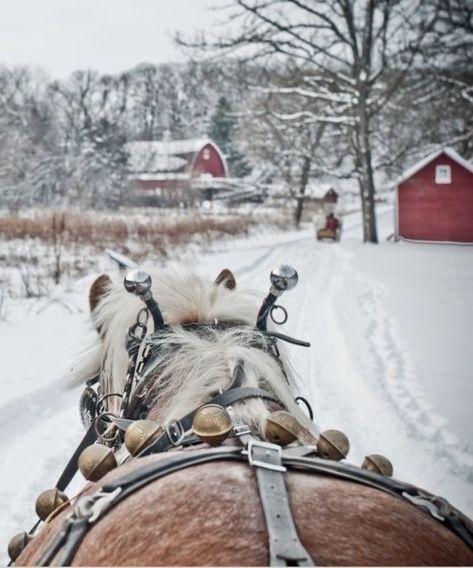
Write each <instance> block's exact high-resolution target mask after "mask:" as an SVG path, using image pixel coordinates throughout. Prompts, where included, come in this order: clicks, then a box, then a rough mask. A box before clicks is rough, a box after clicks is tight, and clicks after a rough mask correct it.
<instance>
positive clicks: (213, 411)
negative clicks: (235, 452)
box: [192, 404, 232, 446]
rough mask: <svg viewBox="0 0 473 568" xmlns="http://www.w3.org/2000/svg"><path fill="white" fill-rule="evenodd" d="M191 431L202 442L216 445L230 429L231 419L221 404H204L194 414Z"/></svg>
mask: <svg viewBox="0 0 473 568" xmlns="http://www.w3.org/2000/svg"><path fill="white" fill-rule="evenodd" d="M192 431H193V432H194V434H195V435H196V436H198V437H199V438H200V439H201V440H202V441H203V442H207V444H210V445H211V446H217V445H218V444H220V443H221V442H223V440H225V438H227V437H228V435H229V434H230V432H231V431H232V419H231V418H230V415H229V414H228V412H227V411H226V410H225V408H223V406H220V405H219V404H206V405H205V406H202V407H201V408H199V410H197V412H196V413H195V414H194V419H193V421H192Z"/></svg>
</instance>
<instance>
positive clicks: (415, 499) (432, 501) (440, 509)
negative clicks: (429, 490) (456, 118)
mask: <svg viewBox="0 0 473 568" xmlns="http://www.w3.org/2000/svg"><path fill="white" fill-rule="evenodd" d="M402 496H403V497H405V498H406V499H408V500H409V501H410V502H411V503H413V504H414V505H416V506H417V507H422V508H424V509H427V511H428V512H429V513H430V514H431V515H432V517H435V518H436V519H438V520H439V521H444V520H445V517H446V516H448V512H447V507H446V505H448V507H450V503H448V501H445V500H444V499H442V498H441V497H429V496H427V495H410V494H409V493H408V492H407V491H403V493H402ZM438 500H440V502H439V504H437V502H436V501H438ZM442 513H443V514H445V516H444V515H443V514H442Z"/></svg>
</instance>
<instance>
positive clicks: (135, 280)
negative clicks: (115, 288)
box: [123, 268, 151, 298]
mask: <svg viewBox="0 0 473 568" xmlns="http://www.w3.org/2000/svg"><path fill="white" fill-rule="evenodd" d="M123 284H124V286H125V290H126V291H127V292H130V294H135V296H140V297H142V298H144V296H145V295H146V294H147V293H149V291H150V290H151V276H150V275H149V274H148V273H147V272H145V271H144V270H140V269H138V268H134V269H133V270H130V271H129V272H127V273H126V275H125V279H124V281H123Z"/></svg>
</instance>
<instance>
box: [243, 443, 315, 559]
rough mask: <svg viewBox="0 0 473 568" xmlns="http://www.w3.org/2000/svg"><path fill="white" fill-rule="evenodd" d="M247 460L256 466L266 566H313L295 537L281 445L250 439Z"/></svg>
mask: <svg viewBox="0 0 473 568" xmlns="http://www.w3.org/2000/svg"><path fill="white" fill-rule="evenodd" d="M247 451H248V461H249V462H250V464H251V465H252V466H254V467H255V468H256V480H257V483H258V492H259V496H260V500H261V506H262V508H263V513H264V518H265V521H266V529H267V531H268V537H269V538H268V540H269V565H270V566H315V563H314V561H313V560H312V558H311V557H310V555H309V553H308V552H307V550H306V549H305V548H304V546H303V544H302V543H301V541H300V540H299V535H298V534H297V530H296V527H295V524H294V519H293V516H292V512H291V507H290V505H289V496H288V494H287V489H286V483H285V481H284V473H285V472H286V471H287V470H286V467H285V466H283V464H282V450H281V446H277V445H275V444H268V443H266V442H259V441H258V440H251V441H250V443H249V444H248V450H247Z"/></svg>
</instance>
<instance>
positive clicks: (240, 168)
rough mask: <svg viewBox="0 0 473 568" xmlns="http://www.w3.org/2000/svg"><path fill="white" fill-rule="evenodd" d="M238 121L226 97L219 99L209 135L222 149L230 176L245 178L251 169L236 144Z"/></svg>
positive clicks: (211, 120) (211, 119)
mask: <svg viewBox="0 0 473 568" xmlns="http://www.w3.org/2000/svg"><path fill="white" fill-rule="evenodd" d="M237 129H238V120H237V119H236V117H235V116H234V115H233V114H232V107H231V105H230V103H229V101H228V100H227V99H226V97H223V96H222V97H220V98H219V99H218V103H217V106H216V108H215V112H214V113H213V114H212V116H211V117H210V125H209V130H208V134H209V136H210V138H212V140H213V141H214V142H216V143H217V145H218V146H219V147H220V148H221V150H222V152H223V153H224V154H225V157H226V159H227V162H228V166H229V169H230V174H231V175H232V176H236V177H244V176H246V175H248V174H249V173H250V172H251V167H250V166H249V164H248V163H247V161H246V160H245V157H244V156H243V154H242V153H241V152H240V151H239V150H238V149H237V147H236V144H235V133H236V131H237Z"/></svg>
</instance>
